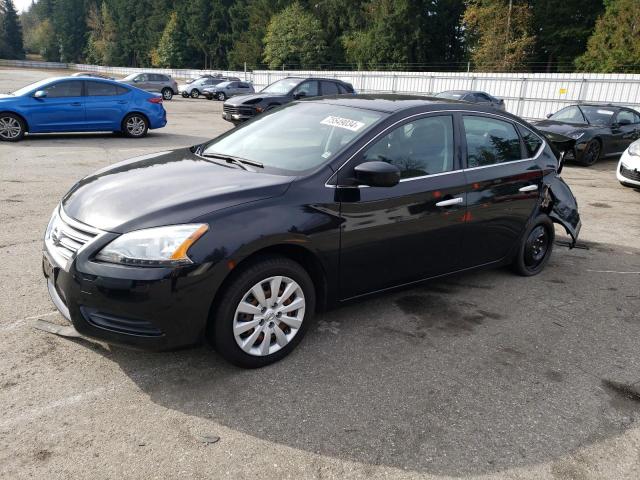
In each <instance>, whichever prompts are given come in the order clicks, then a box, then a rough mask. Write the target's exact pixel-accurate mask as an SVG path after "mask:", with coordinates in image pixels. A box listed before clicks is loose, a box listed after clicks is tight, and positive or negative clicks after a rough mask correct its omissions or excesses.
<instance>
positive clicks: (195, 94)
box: [191, 88, 200, 98]
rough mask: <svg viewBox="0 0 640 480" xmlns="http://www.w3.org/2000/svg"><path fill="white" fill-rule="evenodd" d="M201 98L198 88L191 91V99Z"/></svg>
mask: <svg viewBox="0 0 640 480" xmlns="http://www.w3.org/2000/svg"><path fill="white" fill-rule="evenodd" d="M199 96H200V90H198V89H197V88H194V89H193V90H191V98H198V97H199Z"/></svg>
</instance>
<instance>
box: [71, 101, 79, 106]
mask: <svg viewBox="0 0 640 480" xmlns="http://www.w3.org/2000/svg"><path fill="white" fill-rule="evenodd" d="M71 106H72V107H81V106H82V104H81V103H80V102H72V103H71Z"/></svg>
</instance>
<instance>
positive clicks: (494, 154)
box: [462, 116, 522, 168]
mask: <svg viewBox="0 0 640 480" xmlns="http://www.w3.org/2000/svg"><path fill="white" fill-rule="evenodd" d="M462 121H463V124H464V131H465V136H466V139H467V165H468V166H469V168H473V167H482V166H485V165H495V164H497V163H503V162H511V161H514V160H520V159H522V152H521V150H520V137H519V136H518V132H516V129H515V127H514V126H513V124H511V123H508V122H503V121H501V120H495V119H493V118H489V117H478V116H464V117H462Z"/></svg>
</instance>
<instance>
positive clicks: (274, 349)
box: [207, 255, 315, 368]
mask: <svg viewBox="0 0 640 480" xmlns="http://www.w3.org/2000/svg"><path fill="white" fill-rule="evenodd" d="M239 268H241V269H242V270H239V271H237V272H235V273H234V276H233V278H232V279H231V280H230V282H229V283H228V284H227V285H225V286H223V290H222V291H221V293H220V297H219V299H218V300H217V302H216V306H215V308H214V309H213V314H212V317H211V319H210V321H209V325H208V328H207V338H208V339H209V341H210V342H211V344H212V345H213V347H214V348H215V349H216V351H217V352H218V353H219V354H220V355H221V356H222V357H223V358H224V359H225V360H227V361H229V362H230V363H232V364H234V365H237V366H239V367H242V368H259V367H264V366H266V365H269V364H270V363H273V362H276V361H278V360H280V359H282V358H284V357H285V356H287V355H288V354H289V353H291V351H292V350H293V349H294V348H295V347H296V346H297V345H298V343H300V341H301V340H302V338H303V337H304V334H305V333H306V331H307V328H308V327H309V324H310V323H311V321H312V319H313V314H314V310H315V288H314V285H313V282H312V280H311V278H310V277H309V274H308V273H307V272H306V270H305V269H304V268H303V267H302V266H301V265H300V264H299V263H297V262H294V261H293V260H290V259H289V258H287V257H282V256H275V255H274V256H265V257H262V258H260V259H259V260H257V261H255V262H253V263H251V264H249V265H247V266H245V267H239ZM272 288H273V289H274V290H276V292H275V293H276V295H275V296H274V295H273V292H271V289H272ZM254 292H256V294H255V295H254ZM293 306H295V307H297V308H295V309H292V307H293ZM240 310H242V311H240ZM267 335H268V337H267ZM267 342H268V343H267Z"/></svg>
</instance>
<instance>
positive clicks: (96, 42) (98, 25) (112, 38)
mask: <svg viewBox="0 0 640 480" xmlns="http://www.w3.org/2000/svg"><path fill="white" fill-rule="evenodd" d="M87 26H88V27H89V40H88V42H87V48H86V52H85V53H86V54H85V60H86V61H87V62H89V63H95V64H98V65H115V64H116V63H115V60H116V50H117V43H118V36H117V32H116V25H115V22H114V20H113V17H112V16H111V12H110V11H109V7H108V6H107V3H106V2H102V4H101V5H100V10H98V8H97V7H96V6H95V5H92V6H91V7H89V13H88V16H87Z"/></svg>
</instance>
